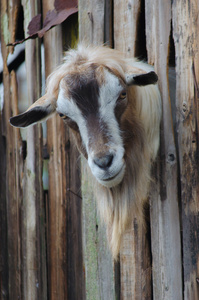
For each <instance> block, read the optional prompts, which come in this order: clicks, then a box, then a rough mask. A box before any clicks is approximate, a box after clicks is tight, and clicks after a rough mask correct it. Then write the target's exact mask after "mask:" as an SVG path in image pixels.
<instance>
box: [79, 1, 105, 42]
mask: <svg viewBox="0 0 199 300" xmlns="http://www.w3.org/2000/svg"><path fill="white" fill-rule="evenodd" d="M104 7H105V0H100V1H98V0H94V1H92V0H81V1H79V24H80V26H79V36H80V40H81V41H84V42H85V43H88V44H94V45H102V44H103V43H104V14H105V12H104Z"/></svg>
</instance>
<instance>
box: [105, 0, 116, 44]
mask: <svg viewBox="0 0 199 300" xmlns="http://www.w3.org/2000/svg"><path fill="white" fill-rule="evenodd" d="M104 43H105V44H107V45H109V47H111V48H113V46H114V45H113V44H114V43H113V0H110V1H105V16H104Z"/></svg>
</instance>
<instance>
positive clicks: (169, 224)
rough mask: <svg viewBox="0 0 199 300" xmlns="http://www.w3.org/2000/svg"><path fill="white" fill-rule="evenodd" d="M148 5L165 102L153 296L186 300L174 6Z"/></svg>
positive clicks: (155, 203) (153, 57)
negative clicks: (171, 71)
mask: <svg viewBox="0 0 199 300" xmlns="http://www.w3.org/2000/svg"><path fill="white" fill-rule="evenodd" d="M145 3H146V24H147V30H146V34H147V51H148V58H149V61H150V62H151V63H155V69H156V71H157V73H158V76H159V86H160V90H161V94H162V101H163V121H162V135H161V147H160V162H159V170H158V173H159V188H158V184H157V183H156V187H155V189H153V190H152V195H151V237H152V259H153V295H154V299H165V300H166V299H182V279H181V278H182V273H181V272H182V270H181V239H180V220H179V206H178V189H177V156H176V149H175V143H174V135H173V124H172V117H171V106H170V98H169V84H168V66H167V64H168V57H169V36H170V31H171V27H170V25H171V3H169V2H164V3H162V1H155V2H154V1H148V0H147V1H146V2H145ZM158 189H159V191H158ZM174 244H175V247H174Z"/></svg>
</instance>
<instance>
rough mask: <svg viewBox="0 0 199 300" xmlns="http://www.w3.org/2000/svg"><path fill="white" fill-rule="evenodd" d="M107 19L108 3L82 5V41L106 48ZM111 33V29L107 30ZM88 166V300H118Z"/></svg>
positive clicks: (85, 175) (86, 0)
mask: <svg viewBox="0 0 199 300" xmlns="http://www.w3.org/2000/svg"><path fill="white" fill-rule="evenodd" d="M107 3H108V2H107ZM104 16H105V1H102V0H101V1H96V0H95V1H89V0H80V1H79V39H80V41H86V42H87V43H88V44H96V45H102V44H103V43H104V42H105V40H104V29H105V28H107V27H109V25H110V23H109V25H104ZM106 16H107V14H106ZM109 16H110V14H109ZM107 17H108V16H107ZM106 26H107V27H106ZM107 30H109V29H105V31H107ZM107 36H109V35H108V34H107ZM109 41H110V39H109ZM86 165H87V162H86V161H85V160H84V159H83V160H82V197H83V203H82V227H83V228H82V229H83V243H84V245H83V252H84V264H85V277H86V278H85V280H86V299H96V300H97V299H115V298H116V295H115V285H114V271H113V268H114V267H113V261H112V258H111V254H110V251H109V249H108V245H107V238H106V229H105V227H104V225H103V224H101V222H100V219H99V216H98V213H97V207H96V199H95V197H94V195H93V192H92V188H93V186H92V179H91V176H92V175H91V174H90V171H89V170H88V169H87V166H86Z"/></svg>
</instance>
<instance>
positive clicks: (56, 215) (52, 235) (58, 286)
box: [43, 1, 67, 299]
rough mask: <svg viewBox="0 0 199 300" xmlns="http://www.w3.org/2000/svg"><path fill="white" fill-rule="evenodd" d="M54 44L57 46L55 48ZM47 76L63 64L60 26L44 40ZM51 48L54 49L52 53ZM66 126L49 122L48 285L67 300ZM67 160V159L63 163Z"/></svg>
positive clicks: (48, 4)
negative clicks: (64, 132) (64, 128)
mask: <svg viewBox="0 0 199 300" xmlns="http://www.w3.org/2000/svg"><path fill="white" fill-rule="evenodd" d="M52 9H53V1H44V2H43V15H44V17H45V16H46V13H47V11H48V10H52ZM52 45H53V47H52ZM44 47H45V75H46V77H47V76H48V75H49V74H50V73H51V72H52V71H53V70H54V69H55V67H56V66H58V64H59V63H60V62H61V58H62V35H61V27H60V26H57V27H56V28H53V29H52V30H51V31H49V32H47V33H46V34H45V37H44ZM49 49H51V50H50V51H49ZM62 132H63V124H62V123H61V120H60V119H59V117H58V116H54V117H52V118H51V119H50V120H49V121H48V122H47V145H48V152H49V155H50V159H49V165H48V170H49V191H48V228H47V231H48V241H47V244H48V253H47V255H48V286H49V295H50V298H51V299H65V298H66V295H67V284H66V278H65V266H66V238H65V237H66V229H65V224H66V214H65V209H66V200H65V197H64V195H65V191H66V186H65V181H64V180H63V179H65V178H66V176H65V156H64V155H62V150H63V149H64V148H65V147H64V144H65V139H64V136H63V135H62ZM63 159H64V160H63Z"/></svg>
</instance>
